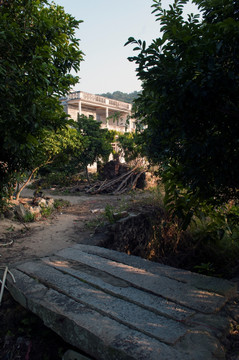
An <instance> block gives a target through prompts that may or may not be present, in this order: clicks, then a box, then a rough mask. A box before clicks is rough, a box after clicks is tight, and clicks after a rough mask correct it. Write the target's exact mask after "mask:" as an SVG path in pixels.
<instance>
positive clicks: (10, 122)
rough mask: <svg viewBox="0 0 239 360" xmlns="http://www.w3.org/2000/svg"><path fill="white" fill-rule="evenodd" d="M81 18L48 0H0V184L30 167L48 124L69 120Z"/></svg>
mask: <svg viewBox="0 0 239 360" xmlns="http://www.w3.org/2000/svg"><path fill="white" fill-rule="evenodd" d="M80 22H81V21H78V20H76V19H75V18H74V17H72V16H71V15H69V14H67V13H65V12H64V9H63V8H62V7H60V6H57V5H55V4H54V3H52V4H49V3H48V2H47V0H14V1H2V2H1V4H0V34H1V35H0V54H1V55H0V75H1V76H0V94H1V102H0V128H1V132H0V154H1V158H0V187H1V189H2V190H3V189H4V188H6V186H7V184H8V183H9V182H10V183H11V182H12V179H13V178H14V176H15V173H17V172H19V171H22V172H24V171H25V170H30V169H31V166H32V159H33V157H34V156H35V147H36V146H38V145H37V143H38V141H40V140H38V137H39V138H40V139H41V133H42V130H43V129H49V130H56V129H58V128H59V127H62V126H64V125H65V124H66V122H67V116H66V114H65V113H64V111H63V108H62V106H61V105H60V103H59V97H60V96H64V95H65V94H66V93H67V92H68V91H69V89H70V87H71V86H72V85H74V84H75V83H76V82H77V81H78V78H77V77H75V76H73V75H70V71H71V69H74V70H75V71H78V70H79V67H80V62H81V60H82V55H83V54H82V52H81V51H80V50H79V44H78V40H77V39H76V38H75V30H76V29H77V28H78V26H79V24H80Z"/></svg>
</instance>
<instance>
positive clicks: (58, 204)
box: [54, 199, 70, 210]
mask: <svg viewBox="0 0 239 360" xmlns="http://www.w3.org/2000/svg"><path fill="white" fill-rule="evenodd" d="M68 206H70V202H69V201H68V200H63V199H56V200H55V201H54V208H55V209H57V210H60V209H62V208H63V207H68Z"/></svg>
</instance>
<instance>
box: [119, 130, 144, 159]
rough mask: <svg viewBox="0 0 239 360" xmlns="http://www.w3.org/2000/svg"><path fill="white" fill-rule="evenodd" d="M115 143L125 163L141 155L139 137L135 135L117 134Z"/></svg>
mask: <svg viewBox="0 0 239 360" xmlns="http://www.w3.org/2000/svg"><path fill="white" fill-rule="evenodd" d="M117 142H118V146H119V148H120V151H121V152H122V153H123V155H124V158H125V160H126V162H129V161H132V160H135V159H137V158H138V157H139V156H140V155H142V147H141V144H140V135H138V134H137V133H124V134H119V136H118V139H117Z"/></svg>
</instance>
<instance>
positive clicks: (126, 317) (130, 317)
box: [17, 261, 187, 344]
mask: <svg viewBox="0 0 239 360" xmlns="http://www.w3.org/2000/svg"><path fill="white" fill-rule="evenodd" d="M17 269H18V270H20V271H22V272H23V273H25V274H27V275H30V276H31V277H33V278H34V279H37V281H38V282H40V283H42V284H44V285H45V286H47V287H49V288H51V289H54V290H56V291H58V292H61V293H62V294H65V295H67V296H68V297H70V298H72V299H74V300H75V301H78V302H79V303H81V304H83V305H86V306H88V307H89V308H91V309H93V310H96V311H98V312H99V313H101V314H102V315H104V316H108V317H110V318H112V319H114V320H116V321H118V322H119V323H122V324H124V325H126V326H128V327H129V328H133V329H135V330H138V331H141V332H142V333H144V334H146V335H149V336H151V337H153V338H156V339H158V340H160V341H163V342H164V343H166V344H175V343H176V342H177V341H178V340H179V339H180V338H181V337H182V336H184V335H185V334H186V332H187V328H186V327H185V326H184V325H183V324H182V323H181V322H177V321H174V320H171V319H169V318H166V317H164V316H160V315H157V314H155V313H153V312H151V311H149V310H146V309H144V308H142V307H140V306H138V305H136V304H133V303H131V302H129V301H125V300H123V299H120V298H118V297H115V296H113V295H110V294H107V293H105V292H104V291H102V290H100V289H99V288H96V287H93V286H91V285H88V284H87V283H85V282H83V281H81V280H80V279H77V278H75V277H72V276H70V275H67V274H65V273H63V272H61V271H59V270H56V269H54V268H53V267H51V266H49V265H46V264H44V263H42V262H41V261H35V262H27V263H24V264H22V265H20V266H18V267H17Z"/></svg>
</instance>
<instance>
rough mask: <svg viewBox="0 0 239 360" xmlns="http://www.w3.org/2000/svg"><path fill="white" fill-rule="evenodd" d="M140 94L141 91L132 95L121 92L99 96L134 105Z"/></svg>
mask: <svg viewBox="0 0 239 360" xmlns="http://www.w3.org/2000/svg"><path fill="white" fill-rule="evenodd" d="M139 94H140V91H133V92H132V93H123V92H121V91H114V92H113V93H110V92H107V93H105V94H99V95H101V96H105V97H107V98H109V99H114V100H118V101H123V102H126V103H130V104H132V103H133V101H134V100H135V99H137V97H138V95H139Z"/></svg>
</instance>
